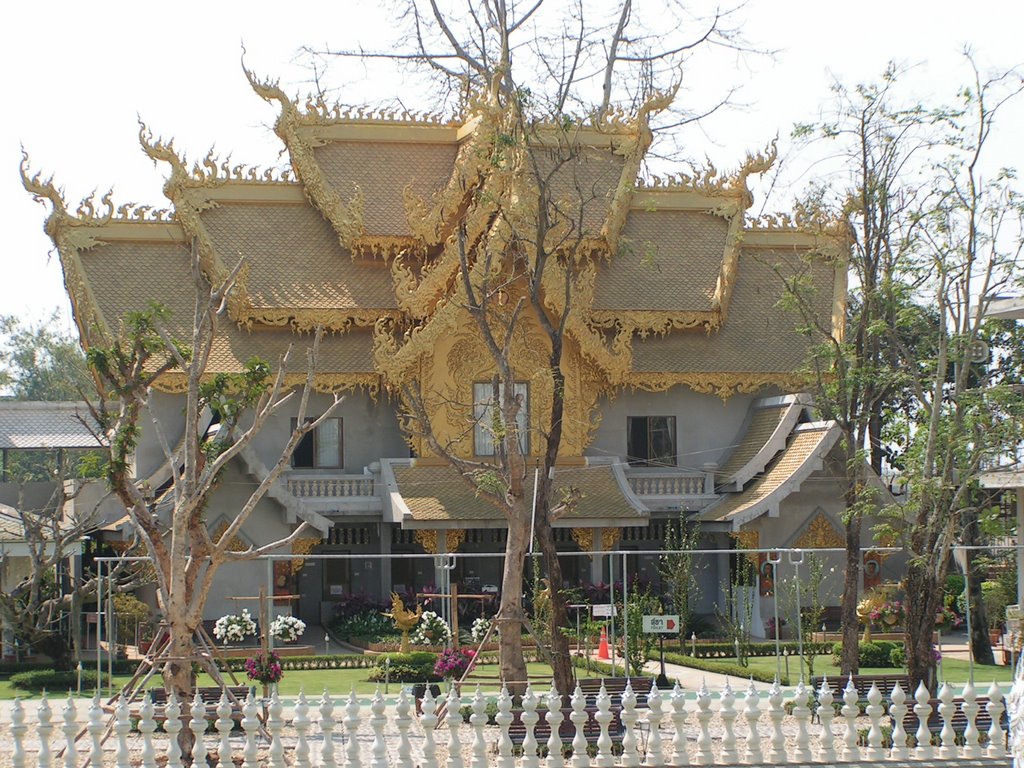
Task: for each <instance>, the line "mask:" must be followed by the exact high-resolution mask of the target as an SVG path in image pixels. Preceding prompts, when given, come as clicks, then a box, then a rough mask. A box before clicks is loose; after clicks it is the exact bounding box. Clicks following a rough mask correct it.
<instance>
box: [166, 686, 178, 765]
mask: <svg viewBox="0 0 1024 768" xmlns="http://www.w3.org/2000/svg"><path fill="white" fill-rule="evenodd" d="M164 730H165V731H167V737H168V738H167V765H168V767H169V768H182V766H181V745H180V744H179V743H178V734H179V733H180V732H181V705H180V704H178V697H177V696H175V695H174V691H171V692H170V695H168V697H167V704H166V706H164Z"/></svg>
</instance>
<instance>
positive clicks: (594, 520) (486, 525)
mask: <svg viewBox="0 0 1024 768" xmlns="http://www.w3.org/2000/svg"><path fill="white" fill-rule="evenodd" d="M650 522H651V516H650V515H649V514H645V515H638V516H637V517H631V518H618V517H617V518H610V517H609V518H599V517H587V518H568V519H563V520H556V521H554V523H552V525H551V527H552V528H636V527H639V526H646V525H648V524H649V523H650ZM401 526H402V528H403V529H407V530H413V531H415V530H427V531H440V530H458V529H460V528H465V529H472V528H478V529H488V530H491V529H497V528H507V527H508V523H507V522H506V521H505V519H504V518H502V519H487V520H416V519H414V518H412V517H410V516H408V515H407V516H406V517H404V518H403V519H402V522H401Z"/></svg>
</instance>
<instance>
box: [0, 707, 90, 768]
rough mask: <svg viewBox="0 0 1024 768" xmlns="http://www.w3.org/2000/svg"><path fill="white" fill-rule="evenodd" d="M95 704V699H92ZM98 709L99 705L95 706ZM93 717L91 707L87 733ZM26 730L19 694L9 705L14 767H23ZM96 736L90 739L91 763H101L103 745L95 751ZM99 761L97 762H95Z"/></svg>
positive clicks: (12, 763) (12, 762)
mask: <svg viewBox="0 0 1024 768" xmlns="http://www.w3.org/2000/svg"><path fill="white" fill-rule="evenodd" d="M96 698H97V699H98V698H99V694H96ZM93 704H94V706H95V704H96V700H95V699H94V700H93ZM96 708H97V709H99V707H98V706H97V707H96ZM92 724H93V717H92V708H91V707H90V710H89V735H90V736H92V735H93V729H92ZM100 728H103V723H102V722H101V723H100ZM27 730H28V726H27V725H25V710H24V709H23V708H22V706H21V696H16V697H15V698H14V706H13V707H11V740H12V742H13V745H12V747H11V765H12V766H14V768H25V745H24V744H23V743H22V742H23V740H24V738H25V731H27ZM97 741H98V737H93V740H92V747H93V751H92V755H91V759H92V760H93V765H95V766H101V765H103V747H102V746H101V747H100V748H99V752H97V751H96V744H97ZM96 761H99V762H96Z"/></svg>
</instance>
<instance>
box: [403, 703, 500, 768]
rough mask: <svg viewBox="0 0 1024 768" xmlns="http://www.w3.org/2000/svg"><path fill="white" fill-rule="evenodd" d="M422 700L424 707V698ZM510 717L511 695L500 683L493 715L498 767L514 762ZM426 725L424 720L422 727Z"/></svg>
mask: <svg viewBox="0 0 1024 768" xmlns="http://www.w3.org/2000/svg"><path fill="white" fill-rule="evenodd" d="M423 702H424V707H425V706H426V699H424V700H423ZM512 719H513V718H512V697H511V696H509V695H508V687H507V686H506V685H505V684H504V683H502V685H501V692H500V693H499V694H498V714H496V715H495V716H494V722H496V723H497V724H498V768H514V766H515V764H516V761H515V758H514V757H513V756H512V739H510V738H509V735H508V729H509V726H510V725H511V724H512ZM426 725H427V724H426V722H425V721H424V723H423V726H424V728H426Z"/></svg>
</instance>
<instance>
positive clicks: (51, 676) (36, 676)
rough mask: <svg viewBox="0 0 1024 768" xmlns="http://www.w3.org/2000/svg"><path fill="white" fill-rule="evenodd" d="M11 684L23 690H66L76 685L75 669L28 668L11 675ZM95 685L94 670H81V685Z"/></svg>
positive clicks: (76, 673) (76, 675)
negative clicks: (59, 670)
mask: <svg viewBox="0 0 1024 768" xmlns="http://www.w3.org/2000/svg"><path fill="white" fill-rule="evenodd" d="M10 680H11V685H12V686H13V687H14V688H18V689H20V690H23V691H41V690H43V689H46V690H50V691H67V690H71V689H73V688H76V687H77V686H78V672H77V671H76V670H71V671H61V672H58V671H56V670H53V669H30V670H28V671H27V672H18V673H17V674H15V675H11V678H10ZM94 685H96V670H95V669H83V670H82V687H83V688H85V687H87V686H88V687H89V688H92V687H93V686H94Z"/></svg>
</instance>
